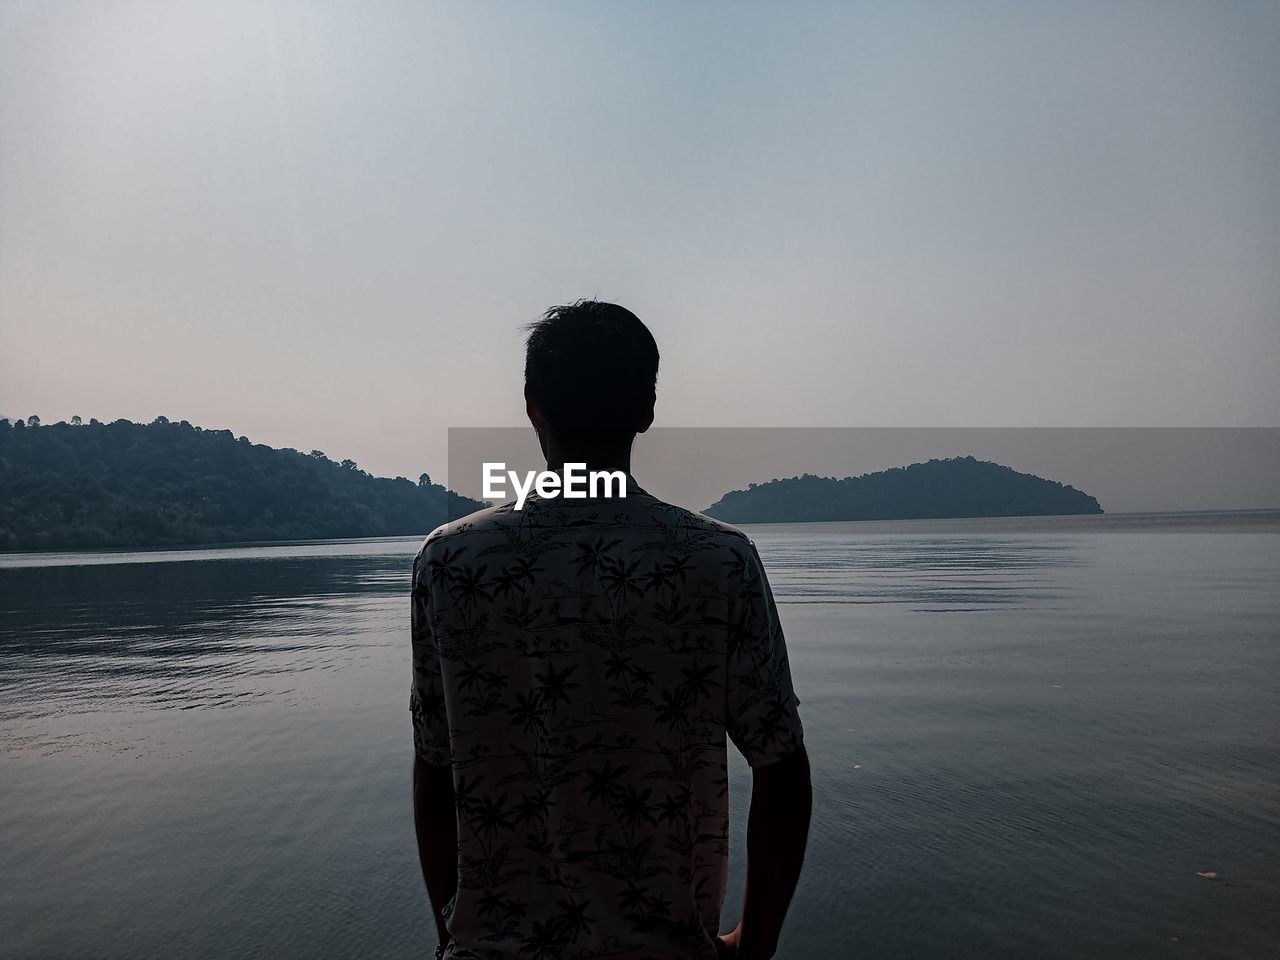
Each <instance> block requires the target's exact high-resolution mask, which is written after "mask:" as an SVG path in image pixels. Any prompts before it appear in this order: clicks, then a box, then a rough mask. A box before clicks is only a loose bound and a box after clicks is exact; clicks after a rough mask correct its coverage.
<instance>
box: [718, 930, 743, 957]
mask: <svg viewBox="0 0 1280 960" xmlns="http://www.w3.org/2000/svg"><path fill="white" fill-rule="evenodd" d="M741 942H742V924H738V926H737V927H735V928H734V929H733V930H732V931H731V932H729V933H726V934H725V935H724V936H723V937H716V956H717V957H718V958H719V960H738V944H739V943H741Z"/></svg>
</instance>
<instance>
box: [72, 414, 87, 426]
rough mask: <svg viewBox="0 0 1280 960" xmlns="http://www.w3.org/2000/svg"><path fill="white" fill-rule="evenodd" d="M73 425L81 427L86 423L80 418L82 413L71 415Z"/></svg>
mask: <svg viewBox="0 0 1280 960" xmlns="http://www.w3.org/2000/svg"><path fill="white" fill-rule="evenodd" d="M71 425H72V426H73V427H79V426H83V425H84V421H83V420H81V419H80V414H78V413H73V414H72V415H71Z"/></svg>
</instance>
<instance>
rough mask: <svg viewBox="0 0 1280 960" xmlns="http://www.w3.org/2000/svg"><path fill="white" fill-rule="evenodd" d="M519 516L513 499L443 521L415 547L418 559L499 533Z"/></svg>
mask: <svg viewBox="0 0 1280 960" xmlns="http://www.w3.org/2000/svg"><path fill="white" fill-rule="evenodd" d="M518 516H519V514H518V513H517V512H516V511H515V501H508V502H507V503H499V504H495V505H494V506H491V507H485V508H484V509H482V510H477V511H476V512H475V513H469V514H467V515H466V516H465V517H459V518H458V519H457V520H450V521H449V522H448V523H442V524H441V525H440V526H438V527H436V528H435V529H434V530H432V531H431V532H430V533H429V534H427V537H426V539H425V540H423V541H422V546H421V547H419V548H418V556H417V560H418V562H419V563H420V562H421V561H422V560H423V559H424V558H430V556H431V555H434V554H440V553H443V552H445V551H448V550H449V549H451V547H457V546H460V545H461V544H463V543H466V542H468V541H471V540H474V539H477V538H483V537H485V536H486V535H491V534H495V533H500V532H501V531H503V530H505V529H508V528H509V527H510V526H511V525H512V524H513V522H515V520H516V519H517V518H518Z"/></svg>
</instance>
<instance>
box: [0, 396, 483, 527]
mask: <svg viewBox="0 0 1280 960" xmlns="http://www.w3.org/2000/svg"><path fill="white" fill-rule="evenodd" d="M77 419H78V418H77ZM483 506H484V504H482V503H478V502H476V501H474V500H470V499H468V498H466V497H461V496H459V495H458V494H455V493H451V492H450V491H447V490H445V488H444V487H442V486H439V485H438V484H434V483H431V482H430V478H429V477H428V476H427V475H426V474H423V475H422V476H421V477H420V478H419V479H418V481H417V482H413V481H411V480H407V479H405V478H404V477H397V478H395V479H394V480H391V479H388V478H385V477H374V476H370V475H369V474H368V473H366V472H365V471H363V470H361V469H359V467H357V466H356V464H355V463H353V462H352V461H350V460H344V461H342V462H341V463H335V462H334V461H332V460H330V459H329V458H328V457H326V456H325V455H324V454H323V453H321V452H320V451H319V450H313V451H312V452H311V453H309V454H306V453H300V452H299V451H297V450H276V449H274V448H272V447H266V446H263V445H262V444H257V443H251V442H250V441H249V440H248V439H246V438H245V437H240V438H238V439H237V438H236V437H235V436H233V435H232V433H231V431H230V430H202V429H201V428H200V427H194V426H192V425H191V424H189V423H187V422H186V421H185V420H184V421H182V422H181V423H171V422H169V421H168V420H166V419H165V418H163V417H160V418H158V419H157V420H156V421H155V422H153V423H149V424H140V423H131V422H130V421H128V420H117V421H115V422H114V423H99V422H98V421H96V420H92V421H90V422H89V423H87V424H83V425H81V424H79V423H76V424H74V425H73V424H68V423H57V424H51V425H48V426H39V425H38V421H37V420H36V418H34V417H33V418H31V422H30V423H29V424H28V423H20V422H15V423H12V424H10V423H8V422H6V421H2V420H0V550H43V549H75V548H82V547H86V548H87V547H158V546H174V545H179V544H195V543H228V542H234V541H251V540H315V539H328V538H339V537H376V536H396V535H410V534H424V535H425V534H426V533H428V532H429V531H430V530H431V529H432V528H433V527H435V526H437V525H439V524H440V523H443V522H444V521H445V520H446V519H449V518H450V517H458V516H461V515H463V514H467V513H470V512H471V511H473V510H478V509H480V508H481V507H483Z"/></svg>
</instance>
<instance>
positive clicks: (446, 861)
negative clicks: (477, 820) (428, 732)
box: [413, 757, 458, 946]
mask: <svg viewBox="0 0 1280 960" xmlns="http://www.w3.org/2000/svg"><path fill="white" fill-rule="evenodd" d="M413 826H414V830H415V831H416V832H417V834H418V861H419V863H421V864H422V879H423V880H425V881H426V882H427V896H429V897H430V898H431V913H432V915H433V916H434V917H435V921H436V934H437V935H438V936H439V938H440V944H441V946H443V945H445V944H447V943H448V942H449V931H448V930H447V929H446V928H445V922H444V908H445V906H446V905H448V903H449V901H450V900H452V899H453V897H454V894H456V893H457V892H458V820H457V813H456V811H455V810H454V806H453V773H452V771H451V770H450V769H449V768H448V767H438V766H436V765H435V764H433V763H428V762H427V761H426V760H423V759H422V758H421V757H415V758H414V760H413Z"/></svg>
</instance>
